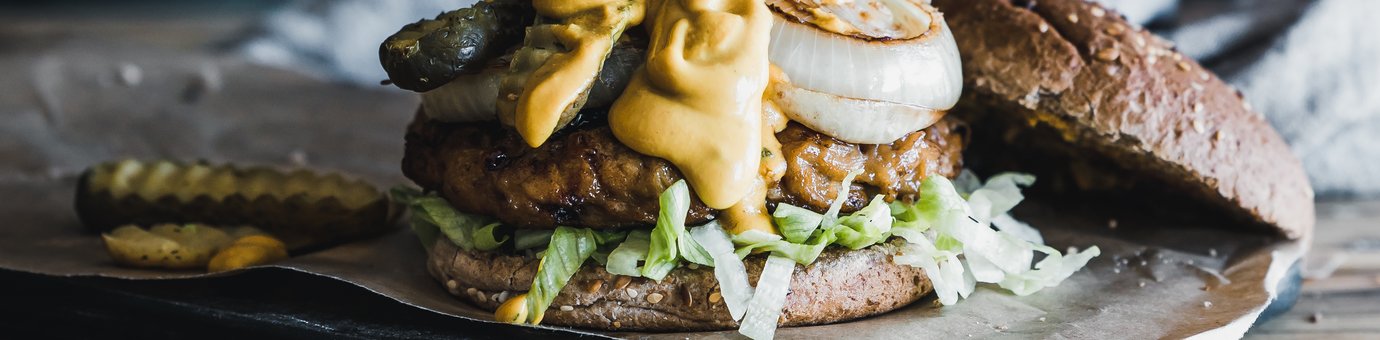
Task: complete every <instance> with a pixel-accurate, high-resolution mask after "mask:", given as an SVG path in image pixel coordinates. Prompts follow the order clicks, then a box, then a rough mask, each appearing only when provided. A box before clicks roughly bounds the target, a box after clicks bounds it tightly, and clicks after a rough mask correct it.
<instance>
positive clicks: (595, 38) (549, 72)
mask: <svg viewBox="0 0 1380 340" xmlns="http://www.w3.org/2000/svg"><path fill="white" fill-rule="evenodd" d="M643 5H644V3H643V1H642V0H534V1H532V7H533V8H534V9H536V11H537V13H538V14H541V15H542V16H544V17H549V18H553V19H556V20H557V21H559V22H562V23H563V24H561V25H558V26H557V27H556V37H557V39H558V40H559V41H560V43H561V45H563V46H565V47H566V48H569V49H570V50H569V51H566V52H561V53H556V54H554V55H552V56H551V57H550V59H547V61H546V63H545V64H542V66H541V67H540V68H538V69H537V70H536V71H535V72H533V73H532V75H531V77H530V78H528V79H527V83H526V86H524V90H523V93H522V95H521V96H519V97H518V98H499V100H513V99H516V100H517V101H518V103H517V117H516V120H515V122H516V124H515V125H514V127H516V128H517V130H518V134H521V135H522V138H523V140H525V141H527V145H529V146H531V147H534V148H535V147H538V146H541V145H542V143H545V142H546V139H547V138H550V137H551V134H552V133H553V132H555V131H556V128H558V127H557V126H556V124H557V123H558V122H559V121H560V118H561V113H563V112H565V111H566V109H568V108H570V106H571V105H574V104H576V101H578V100H580V97H581V95H582V94H583V93H584V92H585V91H586V90H588V89H589V87H590V85H591V84H592V82H593V81H594V79H595V77H597V76H598V75H599V69H600V67H602V66H603V64H604V57H605V56H607V55H608V53H609V50H610V49H612V48H613V43H614V39H617V37H618V36H619V35H622V33H623V30H624V29H625V28H627V27H629V26H633V25H637V24H639V23H641V22H642V18H643V14H644V13H646V11H645V9H644V8H643Z"/></svg>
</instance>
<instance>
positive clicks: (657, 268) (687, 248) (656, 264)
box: [642, 180, 714, 281]
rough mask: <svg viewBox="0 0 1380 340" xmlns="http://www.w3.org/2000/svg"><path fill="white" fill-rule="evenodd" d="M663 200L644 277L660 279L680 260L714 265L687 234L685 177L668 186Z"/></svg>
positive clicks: (688, 189)
mask: <svg viewBox="0 0 1380 340" xmlns="http://www.w3.org/2000/svg"><path fill="white" fill-rule="evenodd" d="M660 203H661V211H660V212H659V213H658V215H657V219H656V227H654V228H652V233H651V242H650V245H649V246H648V249H647V257H646V263H645V264H643V265H642V276H643V277H646V278H649V279H652V280H657V281H661V279H663V278H665V277H666V274H669V273H671V270H672V269H676V266H677V265H678V264H679V263H680V261H679V260H681V259H684V260H686V261H689V262H691V263H696V264H700V265H705V266H713V265H714V259H713V258H712V257H710V256H709V253H708V252H706V251H705V250H704V248H702V247H700V245H699V244H697V243H695V240H694V239H692V238H689V237H685V217H686V215H687V214H689V213H690V188H689V187H688V186H687V185H686V184H685V180H680V181H676V183H675V184H671V187H669V188H666V191H664V192H662V193H661V199H660Z"/></svg>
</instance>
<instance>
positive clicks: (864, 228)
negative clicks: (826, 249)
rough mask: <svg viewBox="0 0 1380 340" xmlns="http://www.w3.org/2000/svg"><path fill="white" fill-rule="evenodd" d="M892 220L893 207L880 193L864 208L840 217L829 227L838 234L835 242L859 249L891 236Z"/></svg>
mask: <svg viewBox="0 0 1380 340" xmlns="http://www.w3.org/2000/svg"><path fill="white" fill-rule="evenodd" d="M892 221H893V218H892V216H891V207H890V206H887V204H886V200H883V199H882V196H881V195H878V196H877V197H874V198H872V203H869V204H868V205H867V206H866V207H863V208H862V210H858V211H856V212H853V214H850V215H848V216H844V217H841V218H839V219H838V223H837V224H836V225H834V226H829V228H831V229H833V230H832V231H833V233H834V235H835V236H836V240H835V241H834V244H838V245H841V246H844V247H848V248H849V249H853V250H858V249H862V248H867V247H869V246H871V245H874V244H877V243H880V242H882V241H885V240H886V239H887V238H890V237H891V225H892Z"/></svg>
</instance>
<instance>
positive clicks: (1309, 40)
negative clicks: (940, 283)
mask: <svg viewBox="0 0 1380 340" xmlns="http://www.w3.org/2000/svg"><path fill="white" fill-rule="evenodd" d="M1100 1H1101V2H1103V3H1104V4H1106V5H1107V6H1109V7H1112V8H1116V9H1118V10H1119V11H1120V12H1121V13H1123V14H1125V15H1126V17H1127V19H1128V20H1131V21H1133V22H1137V23H1143V24H1147V25H1148V27H1151V28H1153V29H1155V30H1156V31H1157V32H1159V33H1160V34H1162V35H1164V36H1166V37H1169V38H1170V39H1171V40H1173V41H1175V42H1176V44H1178V47H1179V50H1180V51H1182V52H1184V53H1185V54H1187V55H1190V56H1193V57H1195V58H1197V59H1199V60H1201V61H1203V62H1204V63H1205V64H1206V65H1207V66H1208V67H1210V68H1212V69H1213V70H1215V71H1217V72H1218V73H1219V74H1221V75H1222V76H1223V78H1224V79H1227V80H1228V81H1230V82H1231V83H1233V84H1235V85H1236V86H1238V87H1239V88H1240V89H1241V90H1242V91H1244V92H1245V93H1246V95H1247V98H1248V100H1249V101H1250V103H1251V104H1252V105H1253V106H1254V107H1255V108H1256V110H1257V111H1260V112H1263V113H1264V114H1265V115H1266V116H1267V117H1268V118H1269V119H1270V121H1271V122H1273V123H1274V124H1275V127H1276V128H1277V129H1278V130H1279V132H1280V133H1281V134H1282V135H1284V137H1285V138H1286V139H1287V140H1289V142H1290V143H1291V144H1292V145H1293V147H1294V151H1295V153H1297V154H1298V155H1299V157H1300V158H1301V159H1302V160H1303V162H1304V167H1305V168H1306V169H1307V170H1308V173H1309V176H1310V178H1311V180H1312V182H1313V185H1314V187H1315V189H1316V191H1317V192H1318V193H1319V195H1321V196H1337V195H1368V196H1369V195H1380V175H1377V174H1380V64H1377V63H1376V62H1375V60H1377V59H1380V34H1375V33H1374V32H1380V20H1376V19H1374V16H1375V15H1377V14H1376V13H1380V1H1375V0H1197V1H1194V0H1182V1H1179V0H1100ZM472 2H473V0H448V1H447V0H409V1H402V0H396V1H373V0H339V1H323V0H303V1H301V2H299V3H296V4H294V5H292V6H288V7H287V8H285V9H282V10H280V11H277V12H274V13H271V14H268V15H267V16H266V17H265V18H264V19H263V21H262V24H261V26H262V27H261V29H259V30H256V31H255V32H256V33H255V35H254V36H251V37H250V38H249V39H246V40H245V41H244V42H243V43H242V44H240V45H239V46H238V47H237V50H238V51H239V52H241V53H243V54H245V55H247V56H249V57H250V58H252V59H254V60H257V61H260V62H263V63H268V64H274V65H283V66H288V67H293V68H296V69H305V70H308V71H310V72H314V73H316V74H318V75H321V76H323V77H327V78H331V79H335V80H339V81H344V82H349V83H354V84H360V85H363V86H372V87H378V86H377V84H378V82H379V81H380V80H383V79H385V78H386V75H385V74H384V73H383V70H382V69H381V68H380V67H379V65H378V44H379V42H381V41H383V39H384V38H385V37H387V36H388V35H389V34H391V33H392V32H394V31H396V30H397V28H398V27H401V26H402V25H404V24H406V23H410V22H413V21H416V20H417V19H420V18H423V17H433V16H435V15H436V14H437V13H439V12H442V11H444V10H448V9H454V8H459V7H463V6H467V5H468V4H470V3H472ZM1037 6H1038V3H1037ZM379 88H382V87H379Z"/></svg>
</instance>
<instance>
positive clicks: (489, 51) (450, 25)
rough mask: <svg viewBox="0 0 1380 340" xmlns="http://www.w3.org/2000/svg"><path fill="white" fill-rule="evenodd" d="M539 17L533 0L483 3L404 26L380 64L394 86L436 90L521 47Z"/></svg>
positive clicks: (389, 43)
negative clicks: (528, 27)
mask: <svg viewBox="0 0 1380 340" xmlns="http://www.w3.org/2000/svg"><path fill="white" fill-rule="evenodd" d="M535 16H536V14H535V12H533V10H532V6H531V3H530V2H528V1H522V0H501V1H479V2H477V3H475V4H474V6H471V7H469V8H462V9H458V10H454V11H450V12H446V13H441V14H440V15H438V16H436V18H435V19H431V20H421V21H418V22H416V23H412V24H408V25H406V26H403V28H402V30H400V31H398V33H394V34H393V35H392V36H390V37H388V39H387V40H384V41H383V44H382V45H381V46H379V61H380V62H381V63H383V69H384V71H387V72H388V78H389V80H391V81H392V82H393V84H394V85H397V86H398V87H400V88H403V89H408V90H412V91H417V92H426V91H430V90H433V89H436V88H438V87H441V85H445V84H446V83H448V82H450V81H451V80H453V79H455V77H457V76H459V75H461V74H466V73H474V72H478V71H479V70H480V69H482V68H484V66H485V64H486V62H487V61H488V60H489V59H492V58H494V57H497V56H499V55H501V54H503V53H504V52H505V51H506V50H507V49H508V48H509V47H512V46H515V45H517V43H518V42H519V41H520V40H521V39H522V35H523V27H526V26H527V24H529V23H531V21H532V20H534V19H533V18H534V17H535Z"/></svg>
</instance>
